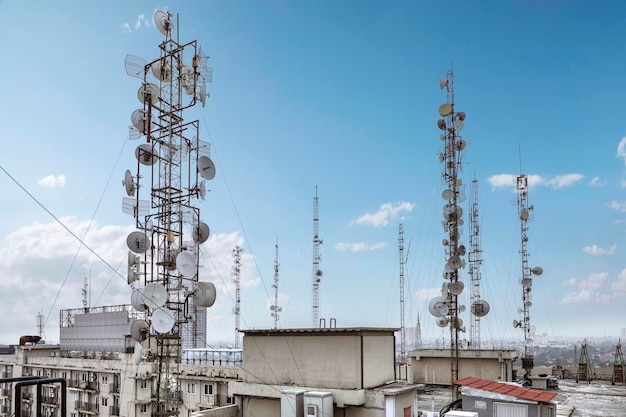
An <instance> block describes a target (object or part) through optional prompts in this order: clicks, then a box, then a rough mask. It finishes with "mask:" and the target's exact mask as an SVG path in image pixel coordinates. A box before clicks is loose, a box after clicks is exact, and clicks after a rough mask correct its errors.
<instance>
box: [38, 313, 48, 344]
mask: <svg viewBox="0 0 626 417" xmlns="http://www.w3.org/2000/svg"><path fill="white" fill-rule="evenodd" d="M37 334H38V335H39V337H40V338H41V340H46V332H45V330H44V320H43V313H41V312H39V313H37Z"/></svg>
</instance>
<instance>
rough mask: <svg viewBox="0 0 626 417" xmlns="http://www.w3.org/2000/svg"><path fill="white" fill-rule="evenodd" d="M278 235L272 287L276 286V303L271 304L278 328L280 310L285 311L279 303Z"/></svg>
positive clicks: (275, 325) (275, 324) (275, 326)
mask: <svg viewBox="0 0 626 417" xmlns="http://www.w3.org/2000/svg"><path fill="white" fill-rule="evenodd" d="M279 266H280V265H279V263H278V237H277V238H276V256H275V257H274V284H272V287H273V288H274V304H272V305H271V306H270V310H271V312H272V317H273V318H274V328H275V329H278V319H279V317H280V314H279V313H280V312H281V311H283V308H282V307H280V306H279V305H278V268H279Z"/></svg>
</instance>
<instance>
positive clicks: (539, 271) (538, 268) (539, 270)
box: [530, 266, 543, 276]
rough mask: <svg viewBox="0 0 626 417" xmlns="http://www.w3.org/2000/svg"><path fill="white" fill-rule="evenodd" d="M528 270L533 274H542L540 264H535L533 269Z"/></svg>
mask: <svg viewBox="0 0 626 417" xmlns="http://www.w3.org/2000/svg"><path fill="white" fill-rule="evenodd" d="M530 272H532V274H533V275H537V276H539V275H541V274H543V268H542V267H540V266H536V267H534V268H533V269H531V270H530Z"/></svg>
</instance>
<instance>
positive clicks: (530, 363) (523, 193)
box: [513, 174, 543, 379]
mask: <svg viewBox="0 0 626 417" xmlns="http://www.w3.org/2000/svg"><path fill="white" fill-rule="evenodd" d="M516 188H517V210H518V215H519V218H520V226H521V250H520V253H521V257H522V279H521V283H522V308H521V309H520V313H522V314H523V319H522V321H521V322H519V321H517V320H514V321H513V327H519V328H521V329H522V330H523V331H524V355H523V356H522V368H523V369H524V372H525V374H524V378H526V379H530V377H531V375H532V370H533V367H534V357H533V355H532V353H531V347H532V344H533V339H532V336H533V328H532V326H531V325H530V306H531V305H532V299H531V289H532V285H533V279H532V276H533V275H541V274H542V273H543V268H541V267H540V266H536V267H534V268H532V269H531V268H530V267H529V266H528V257H529V256H530V254H529V253H528V250H527V244H528V234H527V232H528V222H529V221H530V220H532V217H531V214H530V212H531V211H533V210H534V207H533V206H529V205H528V176H526V175H524V174H520V175H519V176H518V177H517V182H516Z"/></svg>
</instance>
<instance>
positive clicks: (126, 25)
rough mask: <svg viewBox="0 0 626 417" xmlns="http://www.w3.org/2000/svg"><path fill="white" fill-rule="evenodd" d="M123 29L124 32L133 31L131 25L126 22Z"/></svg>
mask: <svg viewBox="0 0 626 417" xmlns="http://www.w3.org/2000/svg"><path fill="white" fill-rule="evenodd" d="M122 30H123V31H124V33H130V32H132V30H131V29H130V25H129V24H128V23H124V24H123V25H122Z"/></svg>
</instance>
